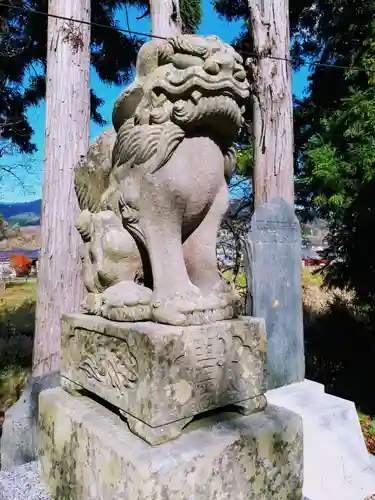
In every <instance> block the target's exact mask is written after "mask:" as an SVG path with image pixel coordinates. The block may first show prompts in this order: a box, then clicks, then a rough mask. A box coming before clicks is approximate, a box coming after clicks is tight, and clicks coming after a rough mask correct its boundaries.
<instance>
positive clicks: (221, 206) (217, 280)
mask: <svg viewBox="0 0 375 500" xmlns="http://www.w3.org/2000/svg"><path fill="white" fill-rule="evenodd" d="M227 208H228V187H227V184H226V183H225V182H224V183H223V186H222V188H221V189H220V191H219V193H218V194H217V196H216V198H215V200H214V202H213V204H212V206H211V208H210V210H209V212H208V213H207V215H206V217H205V218H204V220H203V221H202V222H201V224H200V225H199V226H198V228H197V229H196V230H195V231H194V232H193V234H191V235H190V236H189V238H188V239H187V240H186V241H185V243H184V245H183V252H184V258H185V262H186V267H187V270H188V274H189V277H190V279H191V281H192V283H193V284H194V285H196V286H197V287H198V288H199V289H200V291H201V292H202V294H203V295H205V296H208V295H215V296H216V297H219V298H220V299H221V301H222V306H223V307H225V306H227V305H229V304H232V303H234V302H236V301H237V300H238V296H237V293H236V292H235V290H234V287H233V285H232V283H231V282H229V281H228V280H225V279H223V278H222V276H221V275H220V272H219V269H218V265H217V255H216V242H217V233H218V230H219V228H220V223H221V220H222V217H223V215H224V214H225V212H226V211H227Z"/></svg>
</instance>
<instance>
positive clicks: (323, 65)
mask: <svg viewBox="0 0 375 500" xmlns="http://www.w3.org/2000/svg"><path fill="white" fill-rule="evenodd" d="M0 7H6V8H9V9H15V10H19V11H21V12H28V13H32V14H38V15H42V16H45V17H51V18H54V19H61V20H62V21H69V22H73V23H77V24H84V25H87V26H95V27H97V28H104V29H110V30H113V31H121V32H122V33H127V34H129V35H136V36H142V37H148V38H156V39H158V40H167V38H166V37H164V36H158V35H153V34H151V33H143V32H141V31H134V30H131V29H130V25H129V17H128V12H127V11H126V16H127V23H128V29H124V28H120V27H117V26H108V25H107V24H101V23H96V22H93V21H84V20H82V19H74V18H72V17H64V16H58V15H56V14H50V13H48V12H44V11H42V10H36V9H31V8H29V7H24V6H18V5H10V4H6V3H3V2H0ZM241 53H242V54H243V55H245V56H247V57H249V58H253V59H274V60H277V61H286V62H289V63H291V64H292V63H293V59H290V58H286V57H278V56H272V55H267V56H259V54H256V53H255V52H246V51H241ZM302 65H303V66H304V65H305V62H302ZM308 65H309V66H317V67H321V68H336V69H342V70H347V69H351V70H356V71H367V70H366V68H361V67H358V66H344V65H340V64H329V63H319V62H309V63H308Z"/></svg>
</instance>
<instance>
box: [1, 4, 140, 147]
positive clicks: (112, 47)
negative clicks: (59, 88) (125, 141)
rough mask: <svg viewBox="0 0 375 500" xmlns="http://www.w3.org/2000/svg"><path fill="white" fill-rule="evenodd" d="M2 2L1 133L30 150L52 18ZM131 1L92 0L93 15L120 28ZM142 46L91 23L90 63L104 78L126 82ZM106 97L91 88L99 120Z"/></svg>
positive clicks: (36, 6)
mask: <svg viewBox="0 0 375 500" xmlns="http://www.w3.org/2000/svg"><path fill="white" fill-rule="evenodd" d="M3 3H4V4H6V5H1V6H0V18H1V19H2V23H3V29H4V30H5V32H6V35H5V36H3V35H2V37H1V40H0V66H1V72H2V74H1V79H0V84H1V99H0V124H5V123H7V124H8V125H7V126H6V127H5V128H4V130H3V131H2V139H5V140H9V141H11V142H12V143H13V144H15V145H16V146H17V147H18V149H19V150H20V151H21V152H25V153H32V152H33V151H35V149H36V147H35V145H34V144H33V143H32V140H31V136H32V134H33V129H32V128H31V126H30V124H29V122H28V119H27V116H26V112H27V110H28V108H29V107H30V106H34V105H37V104H38V103H39V102H40V100H41V99H43V98H44V96H45V70H46V56H47V22H48V19H47V17H46V16H41V15H38V14H34V13H32V12H30V11H21V10H17V9H12V8H11V5H12V4H14V3H13V1H11V0H5V2H3ZM128 3H134V2H127V1H125V0H92V2H91V7H92V21H93V22H96V23H100V24H104V25H106V26H111V27H113V28H116V27H117V21H116V19H115V16H116V14H117V12H118V10H119V9H120V8H121V7H123V6H124V5H126V4H128ZM135 3H137V4H140V3H142V2H135ZM19 4H21V5H25V7H28V8H30V7H31V8H33V9H36V10H39V11H43V12H47V11H48V0H32V1H31V2H25V1H21V2H16V3H15V4H14V5H19ZM138 48H139V42H138V41H136V40H135V39H134V38H133V37H130V36H129V35H125V34H123V33H121V32H120V31H117V30H116V29H104V28H98V27H95V26H92V35H91V63H92V65H93V68H94V69H95V70H96V72H97V73H98V75H99V77H100V79H101V80H102V81H104V82H106V83H114V84H122V83H124V82H126V81H127V80H128V79H129V78H130V76H131V74H132V64H133V63H134V62H135V59H136V54H137V51H138ZM102 103H103V101H102V99H101V98H99V97H98V96H96V95H95V92H94V91H93V90H92V91H91V117H92V118H93V119H94V120H95V121H96V122H97V123H99V124H104V123H105V122H104V120H103V118H102V116H101V115H100V113H99V111H98V108H99V106H100V105H101V104H102ZM9 124H12V126H9Z"/></svg>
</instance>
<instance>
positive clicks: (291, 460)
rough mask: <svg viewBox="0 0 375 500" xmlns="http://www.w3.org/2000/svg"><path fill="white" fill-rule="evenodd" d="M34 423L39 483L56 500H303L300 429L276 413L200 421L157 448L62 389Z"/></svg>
mask: <svg viewBox="0 0 375 500" xmlns="http://www.w3.org/2000/svg"><path fill="white" fill-rule="evenodd" d="M39 421H40V428H39V452H40V462H41V466H42V477H43V481H44V483H45V485H46V487H47V488H48V490H49V492H50V493H51V495H52V498H54V499H56V500H57V499H58V500H109V499H111V500H112V499H113V500H234V499H235V500H270V499H272V500H302V483H303V463H302V459H303V458H302V423H301V419H300V417H299V416H297V415H296V414H294V413H292V412H290V411H287V410H285V409H282V408H279V407H274V406H269V407H268V408H267V409H266V410H265V411H262V412H259V413H256V414H253V415H251V416H248V417H242V416H238V417H236V416H234V415H231V418H223V419H214V420H212V418H208V419H207V420H206V421H204V419H202V420H201V421H200V422H199V425H198V426H195V427H194V424H192V428H189V426H188V427H187V428H186V429H185V431H184V432H183V433H182V435H181V436H180V437H179V438H178V439H176V440H174V441H172V442H169V443H166V444H163V445H160V446H158V447H151V446H149V445H148V444H147V443H145V442H144V441H142V440H141V439H139V438H137V437H136V436H135V435H134V434H132V433H131V432H130V431H129V429H128V428H127V425H126V423H125V422H124V421H123V420H121V419H120V418H119V417H118V416H117V415H116V414H115V413H114V412H112V411H110V410H108V409H106V408H104V407H103V406H101V405H99V404H98V403H96V402H94V401H92V400H91V399H88V398H86V397H83V396H82V397H75V396H72V395H70V394H68V393H67V392H66V391H64V390H62V389H60V388H59V389H52V390H48V391H45V392H44V393H42V394H41V396H40V420H39Z"/></svg>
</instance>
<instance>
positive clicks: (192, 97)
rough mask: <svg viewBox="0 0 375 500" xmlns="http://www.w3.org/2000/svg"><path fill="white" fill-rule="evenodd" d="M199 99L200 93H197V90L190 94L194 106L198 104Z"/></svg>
mask: <svg viewBox="0 0 375 500" xmlns="http://www.w3.org/2000/svg"><path fill="white" fill-rule="evenodd" d="M201 97H202V93H201V92H199V90H194V92H193V93H192V94H191V100H192V101H193V103H194V104H198V102H199V101H200V100H201Z"/></svg>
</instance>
